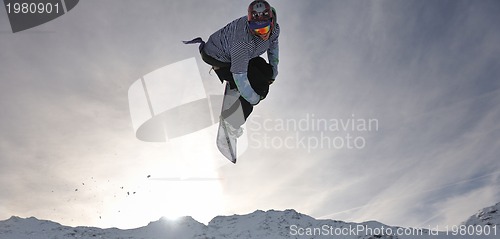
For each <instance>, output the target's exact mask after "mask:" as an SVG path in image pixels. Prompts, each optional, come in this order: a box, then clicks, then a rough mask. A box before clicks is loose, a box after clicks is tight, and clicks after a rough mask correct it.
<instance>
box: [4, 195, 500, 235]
mask: <svg viewBox="0 0 500 239" xmlns="http://www.w3.org/2000/svg"><path fill="white" fill-rule="evenodd" d="M499 209H500V203H498V204H496V205H494V206H492V207H488V208H485V209H483V210H481V211H479V212H478V213H477V214H475V215H473V216H471V217H470V218H469V219H468V220H467V221H466V222H464V223H463V224H462V225H461V226H460V227H458V228H457V229H456V232H455V231H451V229H450V231H440V232H438V231H433V230H432V229H431V230H429V229H415V228H401V227H392V226H388V225H384V224H382V223H380V222H376V221H369V222H363V223H349V222H343V221H336V220H319V219H315V218H312V217H310V216H307V215H304V214H301V213H298V212H296V211H295V210H285V211H275V210H269V211H266V212H264V211H260V210H258V211H255V212H253V213H250V214H247V215H233V216H217V217H215V218H214V219H212V220H211V221H210V222H209V223H208V225H205V224H202V223H200V222H198V221H196V220H194V219H193V218H192V217H183V218H179V219H177V220H175V221H172V220H167V219H165V218H161V219H160V220H158V221H155V222H151V223H149V224H148V225H147V226H144V227H140V228H136V229H129V230H121V229H117V228H109V229H100V228H95V227H68V226H63V225H61V224H59V223H56V222H51V221H46V220H39V219H36V218H34V217H30V218H26V219H23V218H19V217H11V218H10V219H8V220H5V221H0V239H69V238H85V239H94V238H106V239H125V238H127V239H170V238H172V239H174V238H175V239H184V238H186V239H188V238H193V239H219V238H234V239H243V238H245V239H253V238H259V239H271V238H272V239H277V238H308V239H316V238H347V239H349V238H356V239H359V238H362V239H376V238H385V239H389V238H391V239H394V238H408V239H411V238H498V235H499V234H500V232H498V230H499V229H500V212H499ZM487 228H488V231H487V230H486V229H487ZM461 229H464V230H461ZM467 229H468V230H469V231H468V232H467ZM472 230H473V231H472ZM479 230H481V233H478V232H479ZM469 233H470V234H469ZM486 234H487V235H486Z"/></svg>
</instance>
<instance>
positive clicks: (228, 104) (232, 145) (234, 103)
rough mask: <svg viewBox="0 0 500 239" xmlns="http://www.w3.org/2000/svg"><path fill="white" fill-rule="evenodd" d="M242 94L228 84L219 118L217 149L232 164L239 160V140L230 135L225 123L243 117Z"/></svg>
mask: <svg viewBox="0 0 500 239" xmlns="http://www.w3.org/2000/svg"><path fill="white" fill-rule="evenodd" d="M239 97H240V93H239V92H238V91H235V90H231V89H230V87H229V83H226V88H225V90H224V98H223V99H222V109H221V114H220V117H219V129H218V131H217V148H218V149H219V151H220V152H221V153H222V155H224V157H226V158H227V159H228V160H229V161H231V162H232V163H236V158H237V145H238V142H237V138H236V137H233V136H231V135H230V134H229V129H228V128H227V127H226V124H225V123H224V121H226V120H228V119H229V118H230V117H233V118H234V117H242V116H243V111H242V109H241V104H240V101H239Z"/></svg>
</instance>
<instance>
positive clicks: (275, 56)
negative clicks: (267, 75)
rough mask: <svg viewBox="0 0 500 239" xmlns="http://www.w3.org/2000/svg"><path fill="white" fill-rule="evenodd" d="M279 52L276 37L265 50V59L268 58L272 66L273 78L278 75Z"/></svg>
mask: <svg viewBox="0 0 500 239" xmlns="http://www.w3.org/2000/svg"><path fill="white" fill-rule="evenodd" d="M279 52H280V49H279V44H278V39H276V40H275V41H273V42H271V46H270V47H269V50H267V59H269V64H271V66H273V77H272V79H273V80H274V79H276V76H278V63H279V62H280V59H279Z"/></svg>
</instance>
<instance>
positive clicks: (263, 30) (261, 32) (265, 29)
mask: <svg viewBox="0 0 500 239" xmlns="http://www.w3.org/2000/svg"><path fill="white" fill-rule="evenodd" d="M269 30H271V25H267V26H265V27H261V28H257V29H253V32H255V33H256V34H259V35H265V34H267V33H268V32H269Z"/></svg>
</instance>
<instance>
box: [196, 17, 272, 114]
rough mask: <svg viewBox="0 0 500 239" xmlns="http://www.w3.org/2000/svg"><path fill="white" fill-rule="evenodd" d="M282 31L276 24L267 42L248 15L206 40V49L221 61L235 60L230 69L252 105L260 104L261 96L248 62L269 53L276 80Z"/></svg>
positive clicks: (243, 94) (231, 61) (241, 91)
mask: <svg viewBox="0 0 500 239" xmlns="http://www.w3.org/2000/svg"><path fill="white" fill-rule="evenodd" d="M279 33H280V28H279V25H278V24H277V23H275V24H274V27H273V29H272V32H271V35H270V37H269V39H268V40H266V41H264V40H262V39H261V38H260V37H258V36H256V35H254V34H252V33H251V32H250V29H249V27H248V21H247V17H246V16H244V17H241V18H238V19H236V20H234V21H232V22H230V23H229V24H227V25H226V26H225V27H223V28H221V29H220V30H218V31H216V32H215V33H213V34H212V35H211V36H210V38H209V39H208V41H207V42H206V44H205V46H204V51H205V53H206V54H207V55H209V56H211V57H213V58H214V59H216V60H218V61H221V62H227V63H231V69H230V70H231V72H232V73H233V76H234V80H235V83H236V85H237V86H238V90H239V91H240V93H241V95H242V96H243V98H245V99H246V100H247V101H248V102H250V103H251V104H256V103H258V102H259V100H260V96H259V95H257V93H255V91H254V90H253V89H252V88H251V86H250V84H249V82H248V77H247V69H248V62H249V61H250V59H252V58H255V57H258V56H260V55H262V54H264V53H265V52H267V56H268V60H269V63H270V64H271V65H272V66H273V79H274V78H276V76H277V75H278V63H279V45H278V37H279Z"/></svg>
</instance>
